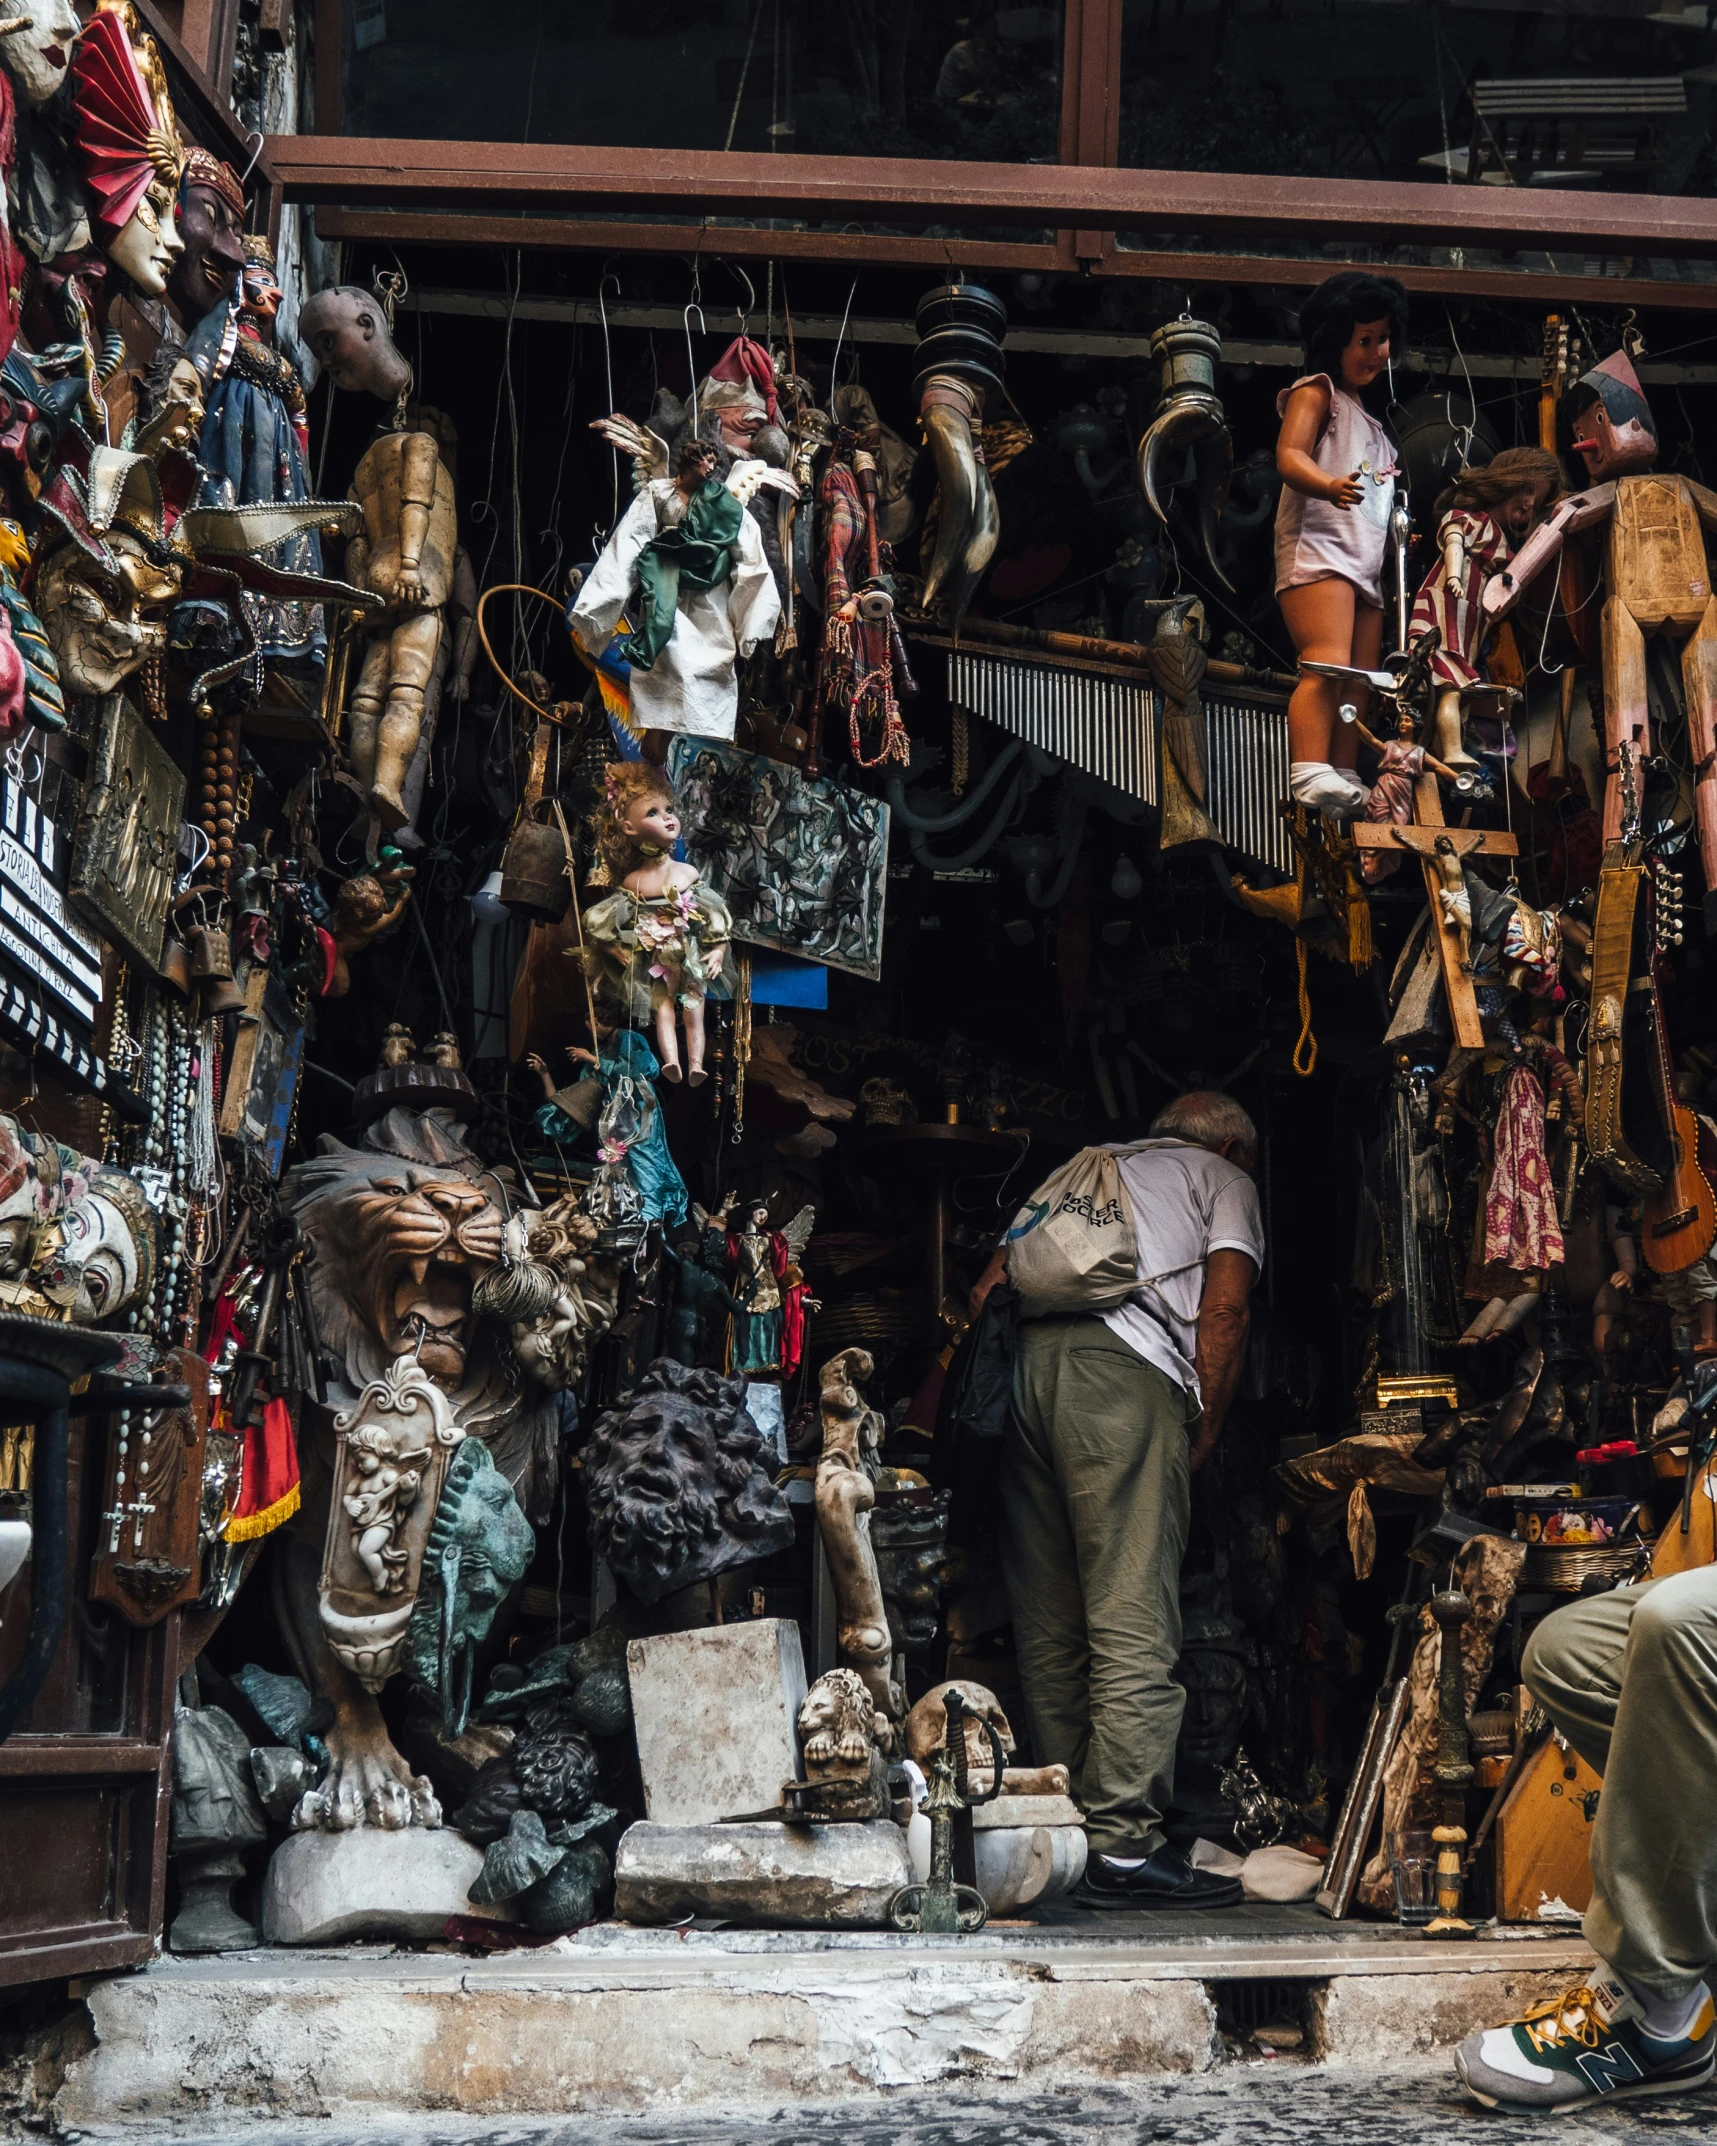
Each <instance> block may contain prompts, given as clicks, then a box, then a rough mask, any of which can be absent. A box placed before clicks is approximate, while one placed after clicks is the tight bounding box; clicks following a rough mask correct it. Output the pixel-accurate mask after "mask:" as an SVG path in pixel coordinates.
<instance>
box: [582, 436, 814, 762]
mask: <svg viewBox="0 0 1717 2146" xmlns="http://www.w3.org/2000/svg"><path fill="white" fill-rule="evenodd" d="M684 513H685V501H684V499H683V498H682V497H681V495H680V493H679V492H678V490H677V489H676V488H675V485H674V482H673V480H672V478H669V477H657V478H654V479H652V481H651V482H650V483H648V484H646V485H645V486H644V488H643V490H642V491H641V492H640V493H639V494H638V496H637V498H636V499H635V500H634V501H633V502H632V504H631V506H630V507H629V508H628V509H627V511H626V513H625V514H624V515H623V516H622V517H621V520H620V524H619V527H618V528H617V529H616V530H615V532H614V534H613V535H612V536H611V537H610V538H609V539H608V542H607V544H606V545H605V546H604V547H603V552H602V556H601V558H600V559H598V560H597V562H596V564H595V566H594V567H593V568H592V569H591V573H590V577H589V579H588V580H587V581H586V582H585V584H584V586H583V588H582V589H580V590H579V592H578V600H577V602H576V603H575V604H574V605H573V607H572V625H573V631H574V632H575V633H576V634H577V636H578V643H579V646H580V647H581V648H582V649H583V650H584V652H585V653H586V655H589V656H599V655H600V654H601V653H602V651H603V650H604V649H605V648H606V647H607V646H608V643H609V642H610V641H611V640H612V639H613V637H614V628H615V626H616V625H617V624H618V622H619V619H620V615H621V613H622V612H623V611H624V610H625V609H626V606H627V605H628V604H629V603H631V602H632V601H633V600H634V598H635V595H636V591H637V575H638V560H639V558H640V556H641V555H642V553H643V551H644V548H645V546H646V545H647V544H649V543H650V542H651V541H652V540H653V539H654V538H655V537H656V536H657V534H658V533H659V532H660V531H661V530H663V529H665V528H669V527H671V526H672V525H673V524H675V523H677V522H678V521H679V520H680V519H681V517H682V516H683V515H684ZM733 558H734V566H733V572H732V573H731V574H730V575H729V576H728V578H727V580H726V581H724V582H722V583H721V584H720V585H719V586H718V587H716V588H713V589H689V588H687V587H686V586H685V584H684V583H683V582H682V583H681V585H680V596H679V603H678V605H677V607H676V615H675V618H674V630H673V632H672V633H671V634H670V635H669V636H668V645H667V646H666V648H664V649H663V650H662V653H661V654H660V655H659V656H658V657H657V658H656V660H655V663H654V664H653V665H652V666H651V668H650V669H649V670H647V671H641V670H639V669H638V668H637V667H636V666H634V667H633V671H632V720H633V721H634V722H635V723H637V724H639V725H640V726H641V727H643V728H645V729H649V730H675V731H682V732H684V733H685V735H686V736H688V737H693V738H722V739H727V740H731V738H732V737H733V729H734V724H735V722H736V721H737V719H738V715H739V682H738V678H737V676H736V674H735V670H734V665H735V663H736V661H737V660H738V658H739V657H740V656H749V655H750V653H751V651H752V650H753V649H754V648H755V647H756V646H757V644H758V643H759V642H760V641H763V640H765V639H767V638H768V637H769V636H770V635H771V634H773V633H774V631H775V627H776V623H777V621H778V620H779V619H780V616H781V597H780V593H779V591H778V590H777V589H776V586H775V577H774V575H773V574H772V573H771V572H770V571H769V562H768V560H767V559H766V558H765V557H764V555H763V538H762V536H761V535H760V534H759V531H758V527H757V524H756V522H755V521H754V520H753V519H752V517H751V516H750V514H742V515H741V516H740V522H739V535H738V537H737V538H736V539H735V540H734V545H733Z"/></svg>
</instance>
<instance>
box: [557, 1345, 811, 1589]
mask: <svg viewBox="0 0 1717 2146" xmlns="http://www.w3.org/2000/svg"><path fill="white" fill-rule="evenodd" d="M773 1459H774V1449H773V1447H771V1446H768V1445H766V1444H765V1442H764V1440H763V1437H762V1435H761V1434H760V1433H759V1431H758V1429H757V1426H756V1425H755V1424H754V1423H753V1422H752V1420H751V1418H750V1416H749V1415H748V1414H747V1413H746V1409H745V1381H744V1380H743V1379H738V1378H723V1377H722V1376H721V1374H720V1373H719V1372H717V1371H703V1370H690V1369H688V1368H687V1366H686V1365H684V1364H677V1363H675V1362H674V1360H673V1358H672V1357H669V1356H658V1357H657V1359H656V1360H655V1362H654V1363H653V1364H651V1365H650V1367H649V1369H648V1370H647V1371H646V1372H645V1373H644V1375H643V1377H642V1378H641V1379H640V1380H639V1381H638V1384H637V1386H636V1387H635V1388H634V1389H633V1391H632V1394H631V1396H630V1398H629V1399H627V1400H626V1401H624V1402H622V1403H621V1404H620V1405H619V1406H618V1407H615V1408H611V1409H609V1410H608V1411H607V1412H606V1413H605V1414H604V1415H602V1416H600V1417H599V1418H598V1419H597V1423H596V1428H595V1430H594V1431H593V1432H592V1434H591V1438H590V1443H589V1444H588V1445H587V1446H586V1447H585V1450H584V1494H585V1500H586V1503H587V1505H588V1507H589V1511H590V1540H591V1543H592V1545H593V1546H594V1548H595V1549H596V1550H597V1552H598V1553H599V1555H601V1556H602V1557H603V1558H605V1559H606V1560H607V1562H608V1564H609V1565H610V1566H611V1567H612V1568H613V1570H614V1571H615V1572H616V1573H618V1574H619V1576H620V1577H621V1579H623V1580H624V1581H625V1582H626V1585H627V1586H628V1587H629V1588H630V1589H631V1590H632V1592H633V1594H635V1595H636V1596H637V1597H638V1599H639V1600H640V1601H641V1602H659V1601H661V1599H662V1598H663V1596H664V1595H670V1594H673V1593H675V1592H676V1591H677V1590H678V1589H680V1588H682V1587H690V1586H691V1585H692V1584H693V1583H694V1582H695V1581H698V1580H707V1579H710V1578H712V1577H713V1576H714V1575H715V1574H716V1573H718V1572H726V1571H728V1570H729V1569H731V1567H733V1566H735V1565H745V1564H749V1563H751V1562H752V1560H753V1559H756V1558H760V1557H769V1556H772V1555H773V1554H774V1552H775V1551H777V1550H783V1549H785V1548H786V1547H787V1545H788V1544H789V1543H791V1541H792V1540H793V1515H792V1513H791V1511H790V1510H789V1509H788V1506H787V1503H786V1501H785V1499H784V1498H783V1497H782V1496H781V1493H780V1492H779V1491H778V1490H777V1489H776V1487H775V1485H774V1483H773V1481H772V1480H771V1476H770V1472H769V1464H770V1462H771V1461H772V1460H773Z"/></svg>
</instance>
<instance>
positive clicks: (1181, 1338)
mask: <svg viewBox="0 0 1717 2146" xmlns="http://www.w3.org/2000/svg"><path fill="white" fill-rule="evenodd" d="M1109 1152H1110V1153H1111V1154H1113V1155H1116V1156H1117V1157H1118V1158H1119V1161H1120V1169H1121V1180H1122V1182H1123V1184H1124V1185H1125V1186H1126V1188H1127V1198H1128V1199H1129V1200H1130V1201H1131V1203H1132V1208H1133V1228H1134V1230H1135V1232H1136V1234H1137V1236H1138V1240H1139V1279H1140V1282H1141V1284H1148V1285H1149V1286H1142V1287H1141V1288H1140V1289H1139V1291H1138V1293H1137V1295H1136V1296H1133V1297H1129V1298H1128V1300H1127V1302H1126V1303H1125V1304H1121V1305H1117V1307H1116V1308H1115V1310H1113V1311H1106V1312H1104V1313H1103V1314H1102V1315H1101V1316H1102V1319H1103V1323H1104V1325H1105V1326H1107V1327H1108V1328H1109V1329H1110V1331H1111V1332H1112V1333H1116V1334H1119V1335H1120V1337H1121V1339H1122V1340H1123V1341H1124V1342H1125V1343H1126V1344H1127V1346H1128V1348H1130V1349H1136V1350H1137V1351H1138V1353H1139V1355H1141V1356H1142V1357H1143V1358H1144V1359H1145V1361H1146V1363H1148V1364H1155V1366H1156V1367H1157V1369H1158V1370H1159V1371H1161V1372H1164V1373H1165V1374H1166V1375H1167V1376H1168V1377H1169V1378H1171V1379H1173V1380H1174V1382H1175V1384H1176V1385H1177V1386H1183V1387H1185V1389H1186V1391H1187V1392H1188V1393H1190V1394H1191V1395H1192V1397H1193V1399H1194V1400H1197V1399H1198V1398H1199V1391H1198V1374H1197V1372H1196V1371H1195V1370H1194V1369H1193V1358H1194V1355H1195V1353H1196V1351H1197V1348H1198V1307H1199V1303H1200V1301H1201V1299H1202V1298H1203V1296H1204V1263H1205V1261H1206V1260H1207V1259H1208V1258H1209V1256H1210V1254H1211V1253H1212V1252H1221V1251H1232V1252H1244V1253H1245V1254H1246V1256H1247V1258H1248V1259H1250V1260H1251V1262H1252V1264H1253V1266H1255V1267H1256V1268H1258V1269H1259V1270H1260V1271H1262V1269H1263V1265H1264V1218H1263V1216H1262V1214H1261V1213H1260V1212H1259V1207H1258V1190H1257V1187H1256V1186H1255V1185H1254V1184H1253V1182H1252V1180H1251V1179H1250V1178H1249V1177H1248V1176H1247V1175H1246V1173H1245V1171H1244V1170H1242V1169H1241V1168H1239V1166H1238V1165H1237V1164H1235V1163H1231V1162H1229V1161H1228V1160H1227V1158H1226V1157H1225V1156H1222V1155H1213V1154H1212V1153H1211V1151H1210V1149H1209V1148H1201V1147H1198V1146H1196V1145H1194V1143H1193V1142H1191V1141H1189V1140H1152V1141H1149V1142H1140V1143H1138V1144H1137V1145H1136V1146H1135V1148H1134V1152H1132V1153H1131V1154H1129V1153H1128V1152H1127V1149H1126V1147H1125V1146H1123V1145H1119V1144H1115V1145H1111V1147H1110V1150H1109Z"/></svg>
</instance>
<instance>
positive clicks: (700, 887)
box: [583, 760, 733, 1088]
mask: <svg viewBox="0 0 1717 2146" xmlns="http://www.w3.org/2000/svg"><path fill="white" fill-rule="evenodd" d="M679 838H680V803H679V799H678V798H677V797H676V796H675V795H674V792H673V790H672V788H671V786H670V785H669V783H668V779H667V777H666V776H665V775H663V774H662V773H661V772H660V770H659V769H657V768H654V767H652V766H651V765H650V764H649V763H648V762H647V761H642V760H631V761H624V762H622V763H621V764H620V765H619V766H617V767H611V768H610V769H609V770H608V785H607V799H606V802H605V804H604V805H603V808H602V811H601V814H600V815H599V826H598V835H597V840H598V844H599V849H600V858H599V863H598V867H597V873H595V874H593V875H592V876H593V878H594V877H596V876H597V874H600V875H602V876H603V877H604V878H605V879H606V881H607V882H608V883H611V884H613V885H614V886H615V889H616V891H615V892H614V893H613V894H611V895H609V897H608V898H607V900H606V901H600V902H597V903H595V904H593V905H592V907H590V908H589V909H587V910H585V912H584V917H583V924H584V941H585V951H586V959H587V961H588V963H589V965H590V968H591V971H592V982H593V984H594V986H595V988H596V991H597V994H598V996H599V998H601V999H603V1000H605V1001H606V1002H607V1004H608V1005H609V1006H610V1007H611V1008H614V1009H615V1010H616V1012H617V1016H618V1021H619V1024H620V1025H621V1026H624V1027H639V1026H642V1024H643V1023H644V1022H645V1021H646V1020H649V1021H651V1022H653V1023H654V1025H655V1031H656V1049H657V1052H658V1054H659V1055H660V1057H661V1061H662V1078H663V1079H664V1080H668V1081H679V1080H681V1079H686V1080H689V1081H690V1082H691V1084H692V1086H693V1087H694V1088H695V1087H697V1086H699V1085H700V1083H702V1082H703V1081H704V1080H705V1079H706V1078H707V1077H708V1076H707V1075H706V1074H705V1072H704V993H705V991H706V989H707V988H708V986H709V985H710V984H711V983H713V982H714V981H715V979H716V978H717V977H718V976H719V975H720V974H721V964H722V958H723V956H724V955H725V954H726V952H727V942H728V940H729V938H730V937H731V936H732V933H733V920H732V918H731V917H730V916H729V914H728V909H727V904H726V903H725V902H724V901H723V900H722V899H721V897H720V896H719V895H718V894H717V893H716V892H715V891H714V890H713V888H711V887H710V886H709V885H708V884H707V883H706V881H705V880H704V879H702V878H701V877H700V875H699V873H698V870H697V867H696V866H695V865H690V864H679V863H676V861H675V859H674V856H673V848H674V844H675V843H676V842H677V841H678V840H679ZM676 1011H677V1012H678V1014H679V1016H680V1017H681V1018H683V1020H684V1022H685V1028H686V1065H685V1069H684V1071H683V1072H682V1069H681V1066H680V1039H679V1031H678V1029H677V1027H676V1025H675V1015H676Z"/></svg>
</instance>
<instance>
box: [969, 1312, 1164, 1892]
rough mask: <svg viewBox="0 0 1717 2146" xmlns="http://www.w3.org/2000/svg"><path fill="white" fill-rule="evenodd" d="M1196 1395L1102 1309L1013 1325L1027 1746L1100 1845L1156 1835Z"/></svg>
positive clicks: (1009, 1553) (1010, 1466)
mask: <svg viewBox="0 0 1717 2146" xmlns="http://www.w3.org/2000/svg"><path fill="white" fill-rule="evenodd" d="M1191 1411H1192V1404H1191V1402H1190V1401H1189V1399H1188V1397H1187V1396H1186V1394H1185V1393H1184V1392H1183V1391H1182V1390H1181V1388H1180V1387H1179V1386H1177V1385H1176V1384H1175V1383H1174V1381H1173V1380H1172V1379H1169V1378H1166V1377H1165V1376H1164V1375H1163V1373H1162V1372H1160V1371H1158V1370H1156V1369H1155V1368H1154V1367H1153V1366H1151V1365H1150V1364H1147V1363H1146V1362H1145V1361H1144V1359H1143V1358H1142V1357H1140V1356H1138V1355H1136V1354H1135V1353H1134V1351H1133V1350H1131V1349H1129V1348H1128V1347H1127V1345H1126V1343H1125V1342H1124V1341H1121V1340H1120V1339H1119V1338H1118V1337H1117V1336H1115V1335H1114V1334H1111V1333H1110V1331H1109V1329H1108V1328H1107V1327H1106V1326H1104V1325H1103V1323H1102V1321H1101V1320H1099V1319H1065V1320H1054V1321H1046V1322H1044V1323H1042V1324H1040V1325H1034V1326H1028V1327H1025V1328H1023V1329H1022V1330H1021V1337H1020V1354H1019V1361H1018V1365H1017V1367H1016V1371H1015V1378H1014V1407H1013V1411H1012V1416H1011V1419H1010V1423H1009V1431H1008V1438H1007V1443H1006V1448H1005V1452H1004V1456H1003V1465H1002V1510H1003V1516H1004V1526H1005V1536H1004V1543H1003V1555H1004V1563H1005V1567H1006V1572H1007V1582H1008V1595H1009V1600H1010V1603H1011V1605H1012V1609H1013V1620H1014V1638H1015V1643H1016V1646H1017V1648H1018V1653H1019V1665H1020V1678H1021V1681H1022V1683H1023V1685H1024V1687H1025V1695H1026V1703H1027V1705H1028V1707H1029V1708H1030V1710H1031V1718H1032V1727H1033V1731H1034V1736H1035V1741H1036V1744H1037V1755H1038V1758H1039V1759H1040V1761H1042V1762H1043V1763H1045V1764H1051V1765H1053V1764H1056V1763H1060V1764H1063V1765H1065V1766H1067V1767H1068V1768H1069V1770H1070V1771H1071V1773H1072V1775H1073V1785H1074V1790H1075V1793H1076V1795H1077V1796H1078V1799H1079V1802H1080V1804H1081V1805H1082V1806H1083V1808H1084V1811H1085V1815H1086V1826H1087V1831H1088V1832H1089V1835H1090V1838H1091V1845H1092V1846H1093V1848H1096V1849H1109V1850H1116V1849H1120V1848H1123V1847H1128V1848H1137V1847H1139V1846H1140V1845H1141V1844H1143V1845H1144V1846H1145V1847H1146V1848H1154V1847H1156V1846H1157V1845H1159V1844H1160V1842H1161V1840H1162V1818H1163V1813H1164V1811H1165V1810H1166V1809H1167V1807H1168V1803H1169V1799H1170V1796H1171V1794H1172V1792H1173V1787H1174V1753H1175V1741H1176V1738H1177V1737H1178V1736H1179V1733H1180V1722H1181V1715H1182V1713H1183V1712H1184V1710H1185V1707H1186V1694H1185V1692H1184V1691H1183V1690H1182V1689H1181V1687H1180V1686H1179V1685H1178V1684H1176V1683H1175V1681H1174V1677H1173V1671H1174V1665H1175V1661H1176V1658H1177V1657H1178V1655H1179V1653H1180V1564H1181V1557H1182V1554H1183V1552H1184V1551H1185V1548H1186V1534H1187V1518H1188V1503H1189V1495H1190V1490H1189V1484H1190V1471H1189V1468H1188V1451H1189V1447H1188V1439H1187V1432H1186V1425H1187V1421H1188V1417H1189V1415H1190V1414H1191Z"/></svg>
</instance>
